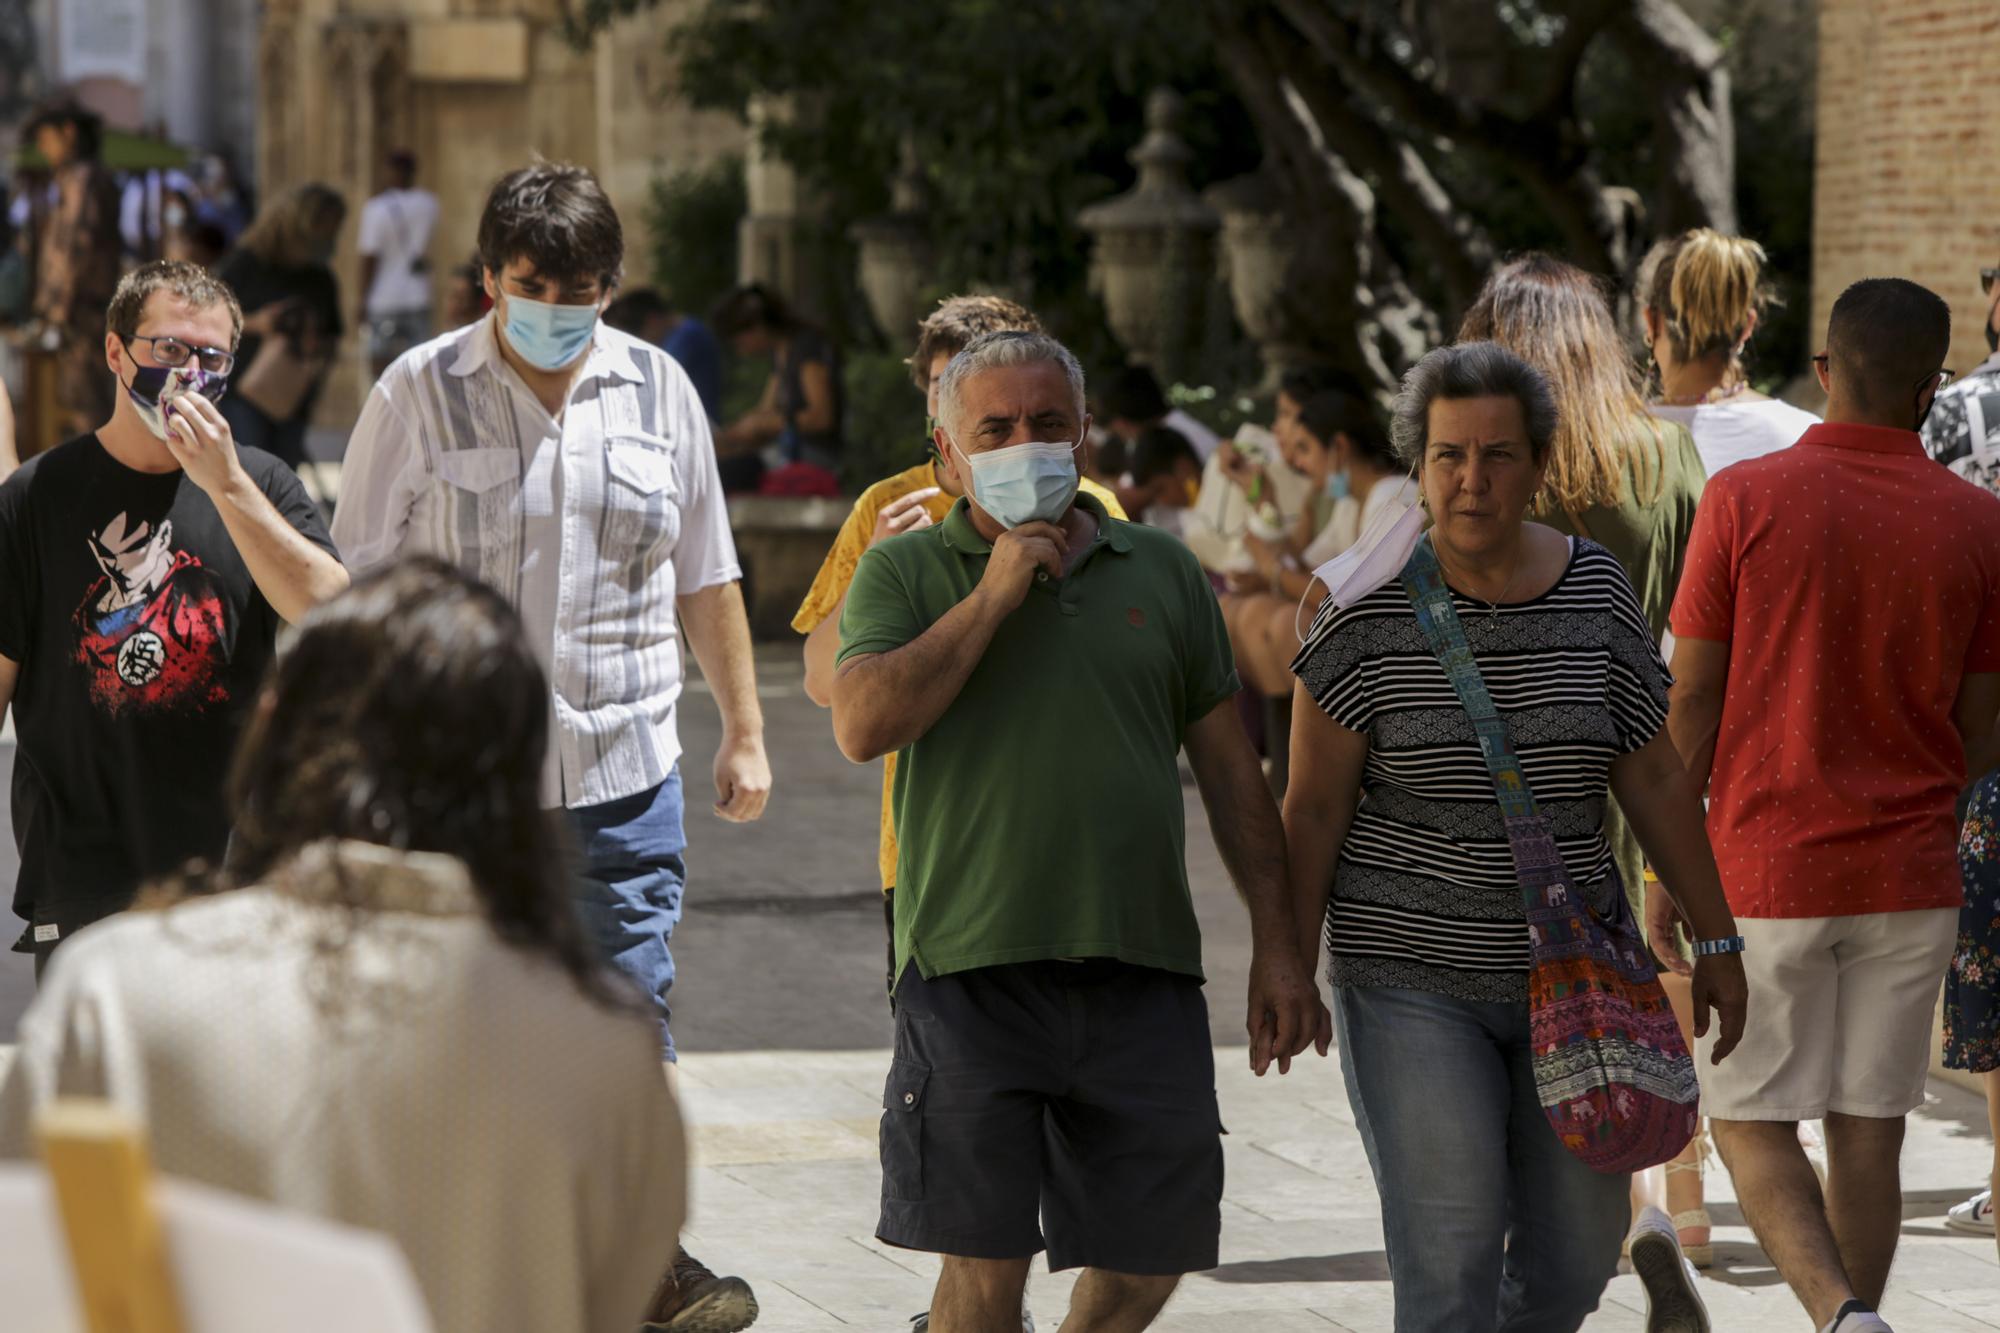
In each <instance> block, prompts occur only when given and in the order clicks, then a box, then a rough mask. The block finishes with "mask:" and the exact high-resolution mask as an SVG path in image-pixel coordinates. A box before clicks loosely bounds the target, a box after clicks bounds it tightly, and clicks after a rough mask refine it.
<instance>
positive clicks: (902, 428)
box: [840, 352, 924, 491]
mask: <svg viewBox="0 0 2000 1333" xmlns="http://www.w3.org/2000/svg"><path fill="white" fill-rule="evenodd" d="M841 386H842V388H843V390H844V391H845V393H846V395H847V414H846V421H845V423H844V425H843V427H842V433H843V435H844V436H845V438H846V441H847V445H846V450H845V453H844V456H843V457H842V459H841V467H840V470H841V473H842V476H841V481H842V484H844V485H845V486H846V487H847V489H849V490H850V491H859V490H861V489H862V488H864V487H866V486H868V485H869V484H870V483H872V482H877V481H880V480H881V479H882V478H884V477H887V476H890V475H892V474H894V473H897V472H901V471H902V470H903V469H904V468H907V467H914V466H916V465H917V464H918V463H921V462H922V461H923V460H924V397H923V395H922V394H920V393H918V392H917V388H916V386H915V385H914V384H912V383H910V368H909V367H908V366H906V365H904V364H903V354H902V353H900V352H855V353H852V354H850V355H849V356H847V357H846V359H845V360H844V361H843V362H842V364H841Z"/></svg>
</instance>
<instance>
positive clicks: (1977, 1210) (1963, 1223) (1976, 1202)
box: [1944, 1190, 1993, 1236]
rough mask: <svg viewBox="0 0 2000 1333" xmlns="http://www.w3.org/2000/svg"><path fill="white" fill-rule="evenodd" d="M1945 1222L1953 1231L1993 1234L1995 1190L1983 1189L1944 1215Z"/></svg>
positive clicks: (1978, 1234)
mask: <svg viewBox="0 0 2000 1333" xmlns="http://www.w3.org/2000/svg"><path fill="white" fill-rule="evenodd" d="M1944 1224H1945V1225H1946V1226H1948V1227H1950V1228H1951V1229H1952V1230H1953V1231H1964V1232H1967V1233H1969V1234H1971V1235H1974V1236H1990V1235H1992V1234H1993V1191H1992V1190H1981V1191H1979V1193H1977V1194H1975V1195H1973V1196H1972V1197H1971V1198H1969V1199H1967V1200H1966V1201H1965V1202H1964V1203H1962V1204H1960V1205H1958V1207H1956V1208H1954V1209H1952V1210H1951V1211H1950V1212H1948V1213H1946V1214H1945V1215H1944Z"/></svg>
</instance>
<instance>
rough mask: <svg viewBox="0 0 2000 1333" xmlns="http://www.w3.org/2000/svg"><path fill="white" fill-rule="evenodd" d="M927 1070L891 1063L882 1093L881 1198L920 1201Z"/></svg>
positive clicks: (910, 1063)
mask: <svg viewBox="0 0 2000 1333" xmlns="http://www.w3.org/2000/svg"><path fill="white" fill-rule="evenodd" d="M930 1079H931V1071H930V1066H928V1065H923V1064H919V1063H917V1062H916V1061H915V1060H892V1061H890V1063H889V1082H888V1085H887V1087H886V1088H885V1089H884V1091H883V1093H882V1197H883V1198H885V1199H901V1200H902V1201H904V1202H905V1203H918V1202H921V1201H922V1199H923V1197H924V1086H925V1085H926V1084H927V1083H929V1082H930Z"/></svg>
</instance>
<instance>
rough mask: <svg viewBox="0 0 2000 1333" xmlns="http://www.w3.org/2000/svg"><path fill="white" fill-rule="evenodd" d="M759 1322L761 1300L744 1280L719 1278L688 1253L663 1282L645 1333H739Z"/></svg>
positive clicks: (677, 1255)
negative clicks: (759, 1302)
mask: <svg viewBox="0 0 2000 1333" xmlns="http://www.w3.org/2000/svg"><path fill="white" fill-rule="evenodd" d="M756 1322H757V1297H756V1295H755V1294H754V1293H753V1292H752V1291H751V1290H750V1284H749V1283H748V1282H745V1281H744V1280H743V1279H742V1278H740V1277H717V1276H716V1275H715V1274H714V1273H711V1272H710V1271H709V1270H708V1268H707V1266H706V1265H704V1264H703V1263H702V1262H701V1260H699V1259H697V1258H695V1257H694V1256H693V1255H691V1254H689V1253H688V1252H687V1251H686V1250H677V1251H676V1252H675V1253H674V1264H673V1267H672V1268H670V1269H668V1270H667V1273H666V1276H664V1277H662V1278H661V1279H660V1287H659V1290H658V1291H655V1292H654V1293H653V1301H652V1304H651V1305H650V1306H648V1307H647V1310H646V1321H645V1323H644V1325H643V1326H642V1328H643V1330H644V1333H739V1330H741V1329H746V1328H748V1327H750V1325H752V1324H754V1323H756Z"/></svg>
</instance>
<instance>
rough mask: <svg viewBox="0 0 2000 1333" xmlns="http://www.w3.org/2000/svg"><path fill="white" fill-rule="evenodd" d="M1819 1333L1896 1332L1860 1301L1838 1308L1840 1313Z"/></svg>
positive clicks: (1850, 1302)
mask: <svg viewBox="0 0 2000 1333" xmlns="http://www.w3.org/2000/svg"><path fill="white" fill-rule="evenodd" d="M1819 1333H1896V1330H1895V1329H1893V1328H1890V1327H1889V1323H1888V1321H1887V1320H1885V1319H1884V1318H1882V1316H1881V1315H1879V1314H1876V1313H1875V1312H1874V1311H1873V1310H1871V1309H1869V1308H1868V1307H1867V1306H1865V1305H1863V1304H1862V1303H1861V1302H1860V1301H1849V1302H1848V1303H1847V1304H1845V1305H1843V1306H1841V1307H1840V1313H1839V1314H1837V1315H1835V1316H1834V1317H1833V1322H1832V1323H1831V1324H1828V1325H1827V1326H1826V1327H1825V1328H1823V1329H1821V1330H1820V1331H1819Z"/></svg>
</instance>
